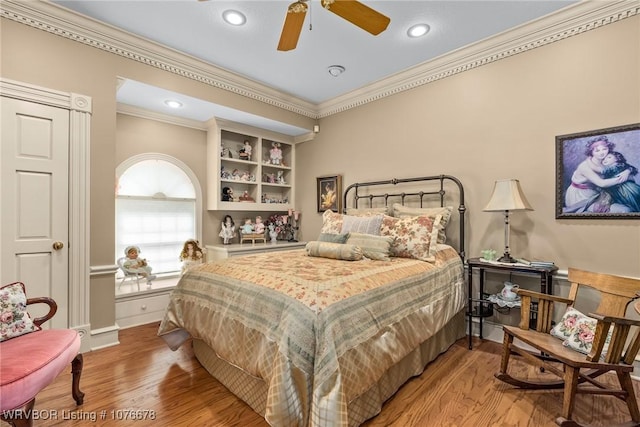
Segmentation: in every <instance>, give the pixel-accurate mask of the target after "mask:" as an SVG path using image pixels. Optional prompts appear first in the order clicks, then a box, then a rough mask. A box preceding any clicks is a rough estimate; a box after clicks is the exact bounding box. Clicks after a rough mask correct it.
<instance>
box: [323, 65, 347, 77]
mask: <svg viewBox="0 0 640 427" xmlns="http://www.w3.org/2000/svg"><path fill="white" fill-rule="evenodd" d="M345 70H346V68H344V67H343V66H342V65H330V66H329V67H328V68H327V71H329V74H331V75H332V76H333V77H338V76H339V75H340V74H342V73H344V71H345Z"/></svg>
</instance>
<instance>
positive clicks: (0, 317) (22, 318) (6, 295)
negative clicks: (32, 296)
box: [0, 282, 40, 341]
mask: <svg viewBox="0 0 640 427" xmlns="http://www.w3.org/2000/svg"><path fill="white" fill-rule="evenodd" d="M39 330H40V328H39V327H38V326H36V325H35V324H34V323H33V320H31V316H29V313H28V312H27V295H26V291H25V288H24V284H23V283H21V282H15V283H11V284H9V285H5V286H3V287H1V288H0V341H5V340H8V339H10V338H15V337H19V336H20V335H24V334H28V333H31V332H35V331H39Z"/></svg>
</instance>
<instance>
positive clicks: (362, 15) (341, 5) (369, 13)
mask: <svg viewBox="0 0 640 427" xmlns="http://www.w3.org/2000/svg"><path fill="white" fill-rule="evenodd" d="M307 1H308V0H298V1H296V2H295V3H291V4H290V5H289V8H288V9H287V15H286V17H285V20H284V26H283V27H282V33H281V34H280V42H279V43H278V50H282V51H287V50H292V49H295V48H296V46H297V44H298V39H299V38H300V32H301V31H302V24H303V23H304V18H305V16H306V14H307V9H308V8H309V6H307ZM321 4H322V7H323V8H325V9H327V10H329V11H330V12H333V13H335V14H336V15H338V16H339V17H341V18H343V19H346V20H347V21H349V22H351V23H352V24H354V25H355V26H357V27H360V28H362V29H363V30H365V31H367V32H368V33H370V34H373V35H374V36H377V35H378V34H380V33H381V32H383V31H384V30H386V29H387V26H388V25H389V22H391V19H389V18H388V17H386V16H384V15H383V14H381V13H380V12H377V11H375V10H373V9H371V8H370V7H369V6H366V5H364V4H362V3H360V2H359V1H356V0H321Z"/></svg>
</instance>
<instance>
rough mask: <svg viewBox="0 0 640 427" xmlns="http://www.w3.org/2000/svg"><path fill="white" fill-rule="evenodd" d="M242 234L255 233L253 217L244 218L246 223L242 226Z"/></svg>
mask: <svg viewBox="0 0 640 427" xmlns="http://www.w3.org/2000/svg"><path fill="white" fill-rule="evenodd" d="M241 232H242V234H252V233H253V224H252V223H251V218H247V219H245V220H244V225H243V226H242V227H241Z"/></svg>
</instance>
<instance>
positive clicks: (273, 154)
mask: <svg viewBox="0 0 640 427" xmlns="http://www.w3.org/2000/svg"><path fill="white" fill-rule="evenodd" d="M269 158H270V159H271V164H272V165H279V164H280V163H281V162H282V150H281V149H280V143H279V142H272V143H271V150H270V151H269Z"/></svg>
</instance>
